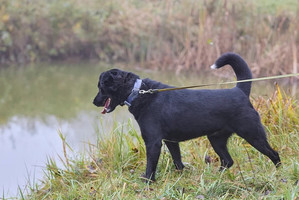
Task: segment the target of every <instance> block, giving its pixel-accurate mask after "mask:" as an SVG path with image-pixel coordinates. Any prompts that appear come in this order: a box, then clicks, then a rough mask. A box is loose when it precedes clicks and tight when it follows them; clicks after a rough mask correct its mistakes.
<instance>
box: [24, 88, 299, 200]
mask: <svg viewBox="0 0 299 200" xmlns="http://www.w3.org/2000/svg"><path fill="white" fill-rule="evenodd" d="M253 105H254V107H255V108H256V109H257V110H258V111H259V113H260V115H261V119H262V122H263V124H264V125H265V128H266V130H267V133H268V139H269V142H270V144H271V146H272V147H273V148H274V149H276V150H277V151H278V152H279V153H280V156H281V159H282V166H281V167H280V168H279V169H276V168H275V167H274V166H273V164H272V162H271V161H270V160H269V159H268V158H266V157H265V156H263V155H262V154H260V153H259V152H258V151H256V150H255V149H253V148H252V147H251V146H250V145H249V144H247V143H246V142H245V141H244V140H243V139H241V138H239V137H236V136H233V137H232V138H231V139H230V140H229V144H228V148H229V151H230V152H231V154H232V157H233V159H234V161H235V164H234V166H233V167H232V168H230V169H229V170H226V171H224V172H223V173H220V172H219V171H218V167H219V161H218V159H217V156H216V154H215V152H214V151H213V149H212V147H211V146H210V144H209V142H208V140H207V138H205V137H202V138H199V139H196V140H191V141H188V142H183V143H182V157H183V162H184V163H185V164H186V166H187V167H186V168H185V169H184V170H183V171H181V172H180V171H176V170H175V168H174V166H173V164H172V160H171V157H170V155H169V152H168V151H167V148H166V147H165V145H163V147H162V154H161V157H160V161H159V165H158V172H157V177H156V178H157V181H156V182H155V183H152V184H146V183H144V182H143V180H142V179H141V178H140V175H141V174H142V173H143V171H144V170H145V165H146V159H145V148H144V144H143V141H142V139H141V137H140V134H139V133H138V132H137V131H136V129H135V128H134V127H133V126H132V122H131V120H129V121H128V122H127V123H125V124H118V123H115V125H114V127H113V129H112V131H111V132H107V133H102V132H101V131H100V130H97V132H98V142H97V145H90V148H89V153H88V156H82V157H80V156H78V157H76V158H70V157H69V156H68V152H69V151H71V149H70V147H69V146H68V145H67V138H64V137H63V136H62V135H61V139H62V141H63V149H64V155H61V157H62V160H63V162H64V166H65V169H61V168H58V167H57V165H56V163H55V161H54V160H49V162H48V164H47V170H45V178H44V179H43V180H42V183H41V184H38V185H30V186H29V188H30V189H29V190H31V194H30V195H29V196H22V198H24V199H264V198H265V199H268V198H269V199H272V198H275V199H292V200H293V199H296V198H298V194H299V183H298V180H299V163H298V160H299V159H298V157H299V155H298V149H299V146H298V145H299V137H298V130H299V126H298V124H299V106H298V102H297V101H296V100H294V99H292V98H290V97H288V96H287V95H285V93H284V92H283V91H281V90H280V89H279V87H277V90H276V91H275V93H274V94H273V95H272V96H271V97H270V98H267V99H265V98H262V97H258V98H256V99H253ZM99 123H101V122H99Z"/></svg>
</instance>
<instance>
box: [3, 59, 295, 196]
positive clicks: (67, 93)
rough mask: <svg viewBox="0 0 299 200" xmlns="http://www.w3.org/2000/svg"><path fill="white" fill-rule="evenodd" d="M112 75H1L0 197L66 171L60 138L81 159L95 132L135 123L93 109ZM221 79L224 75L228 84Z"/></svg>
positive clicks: (262, 89) (82, 70) (35, 69)
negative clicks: (55, 170) (54, 167)
mask: <svg viewBox="0 0 299 200" xmlns="http://www.w3.org/2000/svg"><path fill="white" fill-rule="evenodd" d="M107 69H109V66H107V65H102V64H97V63H79V64H78V63H77V64H61V63H60V64H38V65H34V66H29V67H18V68H14V67H11V68H6V69H0V188H1V189H0V194H1V195H0V196H3V195H2V194H4V196H5V197H11V196H17V194H18V187H19V188H20V189H21V190H22V191H24V190H26V185H28V184H31V185H32V184H35V183H38V181H39V180H41V179H42V178H43V170H44V169H45V166H46V163H47V161H48V159H49V158H51V159H54V160H56V161H57V164H58V165H59V166H61V167H63V165H62V163H61V162H60V159H59V156H61V157H63V149H62V141H61V139H60V136H59V133H62V134H63V135H64V136H66V142H67V143H68V144H69V145H70V146H71V147H72V149H73V152H71V151H70V150H68V154H69V155H70V156H72V155H73V156H75V155H76V156H77V155H78V154H79V155H80V154H81V155H82V154H84V153H85V152H86V151H87V149H88V148H87V147H88V143H91V144H95V143H96V141H97V134H98V133H97V131H96V130H98V129H99V130H102V131H103V132H110V131H111V127H112V124H113V123H114V122H126V121H127V120H128V118H131V117H132V116H131V115H130V114H129V112H128V111H127V108H126V107H119V108H117V109H116V111H115V112H113V113H112V114H107V115H101V114H100V111H101V110H100V109H98V108H96V107H94V106H93V105H92V103H91V102H92V100H93V98H94V96H95V94H96V93H97V88H96V85H97V81H98V75H99V74H100V72H102V71H105V70H107ZM131 71H134V72H136V73H137V74H139V75H140V76H141V78H147V77H149V78H152V79H155V80H158V81H162V82H164V83H168V84H171V85H176V86H186V85H192V84H200V83H211V82H213V83H214V82H222V81H225V80H233V73H232V72H231V71H229V70H227V69H224V70H219V71H216V72H211V73H209V74H208V75H207V74H204V75H200V74H194V73H192V74H181V75H179V76H177V75H175V74H173V73H170V72H168V73H167V72H162V73H161V72H154V71H148V70H143V71H142V70H137V69H135V70H131ZM216 74H218V75H219V74H225V76H226V78H220V77H219V76H216ZM273 83H274V81H267V82H265V81H264V82H259V83H254V84H253V91H252V96H253V97H257V96H258V95H265V96H270V95H271V94H272V93H273V90H274V85H273ZM280 85H281V86H282V87H283V88H285V89H286V90H287V92H288V93H289V94H293V95H298V92H296V91H298V89H296V87H295V85H294V84H291V85H288V84H285V83H283V82H281V81H280ZM226 87H232V86H226ZM214 88H217V87H214ZM100 121H102V126H101V125H100V124H101V123H100ZM135 126H136V124H135ZM136 128H137V129H138V127H137V126H136Z"/></svg>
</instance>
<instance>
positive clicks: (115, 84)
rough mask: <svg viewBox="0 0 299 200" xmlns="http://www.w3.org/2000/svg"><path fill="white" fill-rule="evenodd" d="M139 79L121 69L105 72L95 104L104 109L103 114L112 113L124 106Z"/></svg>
mask: <svg viewBox="0 0 299 200" xmlns="http://www.w3.org/2000/svg"><path fill="white" fill-rule="evenodd" d="M138 78H139V77H138V76H137V75H135V74H133V73H131V72H125V71H122V70H119V69H111V70H109V71H106V72H103V73H102V74H101V75H100V78H99V82H98V88H99V92H98V94H97V96H96V97H95V98H94V100H93V104H94V105H96V106H98V107H104V109H103V111H102V114H105V113H110V112H112V111H113V110H114V109H115V108H116V106H118V105H121V106H123V105H124V101H125V100H126V99H127V97H128V96H129V95H130V93H131V91H132V88H133V86H134V83H135V81H136V79H138Z"/></svg>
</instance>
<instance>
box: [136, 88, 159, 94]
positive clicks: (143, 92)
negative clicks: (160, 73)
mask: <svg viewBox="0 0 299 200" xmlns="http://www.w3.org/2000/svg"><path fill="white" fill-rule="evenodd" d="M156 92H158V90H157V89H149V90H139V94H154V93H156Z"/></svg>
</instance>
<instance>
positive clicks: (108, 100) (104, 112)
mask: <svg viewBox="0 0 299 200" xmlns="http://www.w3.org/2000/svg"><path fill="white" fill-rule="evenodd" d="M110 101H111V99H110V98H108V99H107V100H106V102H105V105H104V109H103V111H102V114H106V113H107V111H108V107H109V105H110Z"/></svg>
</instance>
